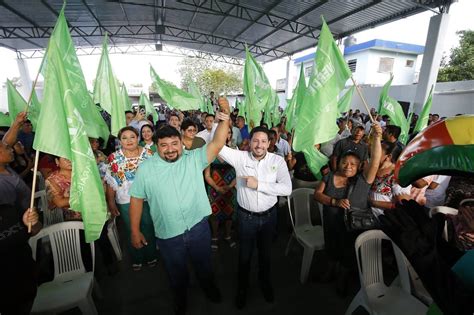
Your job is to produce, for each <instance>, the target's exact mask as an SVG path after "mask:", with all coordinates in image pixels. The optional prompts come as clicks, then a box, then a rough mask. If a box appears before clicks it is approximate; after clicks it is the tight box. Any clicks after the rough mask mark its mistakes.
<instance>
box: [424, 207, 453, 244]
mask: <svg viewBox="0 0 474 315" xmlns="http://www.w3.org/2000/svg"><path fill="white" fill-rule="evenodd" d="M436 213H443V214H451V215H458V209H454V208H451V207H446V206H437V207H433V208H431V209H430V212H429V216H430V218H431V217H433V215H434V214H436ZM443 238H444V239H445V240H446V241H447V240H448V222H446V223H445V224H444V231H443Z"/></svg>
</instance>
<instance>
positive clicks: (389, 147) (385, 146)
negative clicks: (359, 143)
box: [381, 141, 398, 163]
mask: <svg viewBox="0 0 474 315" xmlns="http://www.w3.org/2000/svg"><path fill="white" fill-rule="evenodd" d="M381 145H382V151H383V152H384V153H385V154H386V155H389V154H392V162H393V163H395V162H396V161H397V159H398V156H394V150H395V148H396V147H397V145H396V144H395V143H391V142H388V141H382V144H381ZM395 153H396V152H395Z"/></svg>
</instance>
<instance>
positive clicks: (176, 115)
mask: <svg viewBox="0 0 474 315" xmlns="http://www.w3.org/2000/svg"><path fill="white" fill-rule="evenodd" d="M173 116H174V117H176V118H178V120H179V116H178V114H176V113H171V114H170V117H169V118H168V121H169V120H170V118H171V117H173Z"/></svg>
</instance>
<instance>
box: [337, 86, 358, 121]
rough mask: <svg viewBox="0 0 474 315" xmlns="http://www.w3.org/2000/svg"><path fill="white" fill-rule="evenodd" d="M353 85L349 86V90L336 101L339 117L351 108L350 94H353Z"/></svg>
mask: <svg viewBox="0 0 474 315" xmlns="http://www.w3.org/2000/svg"><path fill="white" fill-rule="evenodd" d="M354 90H355V85H353V86H351V87H350V88H349V90H347V92H346V93H344V95H343V96H342V97H341V98H340V99H339V101H338V102H337V108H338V110H339V117H340V116H341V114H342V113H346V112H348V111H349V108H351V103H352V96H353V95H354Z"/></svg>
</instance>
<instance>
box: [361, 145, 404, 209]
mask: <svg viewBox="0 0 474 315" xmlns="http://www.w3.org/2000/svg"><path fill="white" fill-rule="evenodd" d="M394 149H395V145H394V144H392V143H389V142H382V157H381V159H380V166H379V169H378V170H377V175H376V176H375V180H374V182H373V183H372V186H371V188H370V191H369V203H370V205H371V206H372V212H373V213H374V215H376V216H379V215H381V214H383V213H384V211H385V210H390V209H393V208H394V207H395V204H396V203H397V202H399V201H401V200H402V199H407V200H409V199H411V197H410V190H411V186H408V187H405V188H402V187H401V186H400V185H398V184H397V183H396V182H395V180H394V178H393V176H394V173H393V172H394V169H395V161H396V160H397V159H398V156H393V155H392V152H393V150H394Z"/></svg>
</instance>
